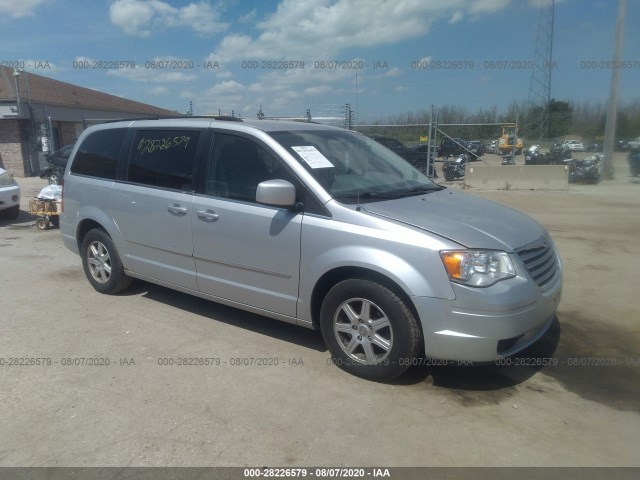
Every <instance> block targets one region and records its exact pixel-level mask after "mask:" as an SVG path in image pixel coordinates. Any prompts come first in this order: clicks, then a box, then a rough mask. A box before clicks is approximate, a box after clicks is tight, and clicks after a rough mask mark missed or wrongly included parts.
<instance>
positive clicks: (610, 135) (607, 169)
mask: <svg viewBox="0 0 640 480" xmlns="http://www.w3.org/2000/svg"><path fill="white" fill-rule="evenodd" d="M625 13H626V0H618V19H617V20H616V37H615V44H614V50H613V62H612V67H611V93H610V94H609V108H608V109H607V121H606V124H605V127H604V145H603V149H602V152H603V153H604V159H603V161H602V176H603V178H604V179H605V180H612V179H613V164H612V160H613V158H612V157H613V142H614V141H615V135H616V120H617V118H616V117H617V116H618V80H619V78H620V69H619V68H618V65H620V58H621V57H622V33H623V30H624V17H625Z"/></svg>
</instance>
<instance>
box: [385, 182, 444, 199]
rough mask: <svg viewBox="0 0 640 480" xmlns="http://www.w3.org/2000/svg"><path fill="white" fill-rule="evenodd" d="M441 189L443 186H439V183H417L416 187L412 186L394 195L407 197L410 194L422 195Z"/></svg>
mask: <svg viewBox="0 0 640 480" xmlns="http://www.w3.org/2000/svg"><path fill="white" fill-rule="evenodd" d="M443 189H444V187H441V186H440V185H433V186H424V185H419V186H417V187H413V188H410V189H408V190H403V191H401V192H396V193H395V194H394V195H395V196H396V197H408V196H411V195H422V194H427V193H433V192H439V191H440V190H443Z"/></svg>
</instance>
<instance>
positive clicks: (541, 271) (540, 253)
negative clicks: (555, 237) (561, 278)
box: [516, 238, 558, 288]
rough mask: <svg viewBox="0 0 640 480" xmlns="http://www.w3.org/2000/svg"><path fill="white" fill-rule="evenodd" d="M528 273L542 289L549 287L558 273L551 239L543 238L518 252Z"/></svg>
mask: <svg viewBox="0 0 640 480" xmlns="http://www.w3.org/2000/svg"><path fill="white" fill-rule="evenodd" d="M516 253H517V254H518V255H519V256H520V259H522V262H523V263H524V266H525V267H526V268H527V272H529V275H531V278H533V281H534V282H536V284H537V285H538V286H539V287H540V288H545V287H547V286H548V285H549V284H550V283H551V282H552V281H553V280H554V279H555V277H556V274H557V273H558V260H557V258H556V252H555V250H554V249H553V245H552V243H551V241H550V240H549V239H546V238H541V239H540V240H538V241H536V242H533V243H531V244H529V245H525V246H524V247H522V248H520V249H518V250H516Z"/></svg>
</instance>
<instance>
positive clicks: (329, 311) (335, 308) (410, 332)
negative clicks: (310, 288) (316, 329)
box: [320, 279, 422, 381]
mask: <svg viewBox="0 0 640 480" xmlns="http://www.w3.org/2000/svg"><path fill="white" fill-rule="evenodd" d="M320 328H321V331H322V337H323V339H324V341H325V344H326V345H327V348H328V349H329V351H330V352H331V356H332V358H333V361H334V363H336V364H337V365H338V366H339V367H340V368H342V369H343V370H345V371H347V372H349V373H351V374H353V375H356V376H358V377H362V378H367V379H370V380H378V381H386V380H391V379H393V378H395V377H397V376H398V375H400V374H401V373H403V372H404V371H405V370H406V369H407V368H408V367H409V365H411V363H412V361H413V359H414V358H415V357H416V356H417V355H418V351H419V347H420V345H421V338H422V337H421V333H420V328H419V327H418V323H417V321H416V318H415V317H414V315H413V313H412V312H411V310H410V309H409V308H408V307H407V305H405V303H404V302H403V301H402V299H401V298H400V297H398V296H397V295H396V294H395V293H394V292H392V291H391V290H389V289H388V288H387V287H385V286H383V285H380V284H378V283H375V282H372V281H370V280H363V279H349V280H344V281H342V282H340V283H338V284H337V285H335V286H334V287H333V288H332V289H331V290H329V293H328V294H327V296H326V297H325V299H324V301H323V303H322V308H321V310H320Z"/></svg>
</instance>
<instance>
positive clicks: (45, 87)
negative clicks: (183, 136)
mask: <svg viewBox="0 0 640 480" xmlns="http://www.w3.org/2000/svg"><path fill="white" fill-rule="evenodd" d="M13 72H14V70H13V68H11V67H5V66H0V101H7V100H10V101H15V99H16V87H15V80H14V76H13ZM25 77H28V78H25ZM17 79H18V89H19V90H20V98H21V99H22V100H23V101H26V99H27V82H28V87H29V88H28V92H29V96H30V98H31V101H32V102H35V103H41V104H45V105H59V106H66V107H75V108H87V109H95V110H107V111H111V112H123V113H135V114H138V115H160V116H162V115H171V116H176V115H177V113H176V112H175V111H171V110H166V109H164V108H160V107H155V106H153V105H148V104H146V103H141V102H136V101H133V100H127V99H126V98H122V97H118V96H116V95H109V94H108V93H103V92H99V91H97V90H92V89H90V88H85V87H80V86H78V85H73V84H71V83H66V82H61V81H59V80H54V79H52V78H49V77H43V76H42V75H36V74H35V73H31V72H24V71H23V72H21V73H20V75H19V76H18V77H17Z"/></svg>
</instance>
